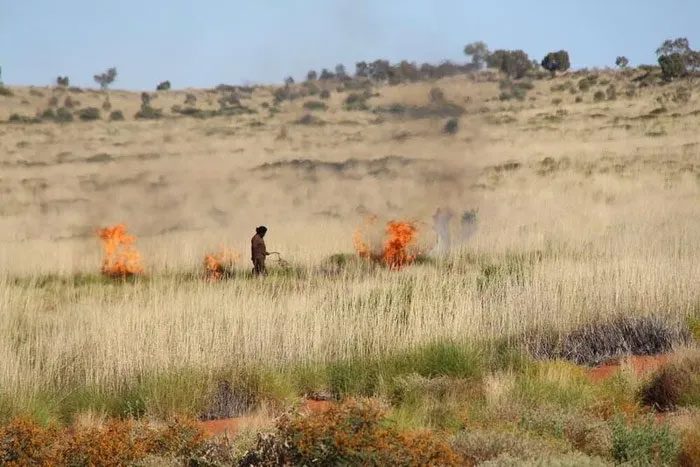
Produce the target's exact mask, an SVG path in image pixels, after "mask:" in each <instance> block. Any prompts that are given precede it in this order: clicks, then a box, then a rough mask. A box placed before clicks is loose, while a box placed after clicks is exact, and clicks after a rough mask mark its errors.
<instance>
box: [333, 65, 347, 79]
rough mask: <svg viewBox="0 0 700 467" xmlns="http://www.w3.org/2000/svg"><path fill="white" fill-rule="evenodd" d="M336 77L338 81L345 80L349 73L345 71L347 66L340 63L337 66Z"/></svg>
mask: <svg viewBox="0 0 700 467" xmlns="http://www.w3.org/2000/svg"><path fill="white" fill-rule="evenodd" d="M335 76H336V78H338V79H345V78H347V76H348V73H347V72H346V71H345V65H343V64H342V63H338V64H337V65H336V66H335Z"/></svg>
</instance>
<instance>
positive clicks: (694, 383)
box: [640, 353, 700, 410]
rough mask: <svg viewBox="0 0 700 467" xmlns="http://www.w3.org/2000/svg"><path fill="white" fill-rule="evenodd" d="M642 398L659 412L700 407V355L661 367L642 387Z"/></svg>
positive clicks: (687, 357) (696, 354)
mask: <svg viewBox="0 0 700 467" xmlns="http://www.w3.org/2000/svg"><path fill="white" fill-rule="evenodd" d="M640 398H641V401H642V403H644V404H645V405H649V406H652V407H654V408H655V409H657V410H675V409H676V408H677V407H679V406H695V407H700V353H695V354H693V355H689V356H686V357H684V358H681V359H679V360H678V361H675V362H672V363H669V364H666V365H664V366H663V367H661V368H660V369H659V370H658V371H657V372H656V373H655V374H654V375H653V376H652V378H651V380H649V382H648V383H646V384H645V385H644V386H643V387H642V389H641V391H640Z"/></svg>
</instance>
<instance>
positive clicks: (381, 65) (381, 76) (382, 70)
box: [369, 60, 391, 81]
mask: <svg viewBox="0 0 700 467" xmlns="http://www.w3.org/2000/svg"><path fill="white" fill-rule="evenodd" d="M390 69H391V65H390V64H389V61H388V60H375V61H373V62H372V63H370V64H369V77H370V78H372V79H373V80H375V81H386V80H387V79H389V71H390Z"/></svg>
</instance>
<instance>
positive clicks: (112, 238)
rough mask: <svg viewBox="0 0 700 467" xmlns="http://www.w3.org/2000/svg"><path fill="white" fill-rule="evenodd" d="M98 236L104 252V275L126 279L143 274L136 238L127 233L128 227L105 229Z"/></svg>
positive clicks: (122, 225) (117, 226) (121, 225)
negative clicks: (135, 244) (135, 243)
mask: <svg viewBox="0 0 700 467" xmlns="http://www.w3.org/2000/svg"><path fill="white" fill-rule="evenodd" d="M98 235H99V237H100V239H101V240H102V249H103V251H104V258H103V260H102V274H103V275H105V276H107V277H112V278H125V277H131V276H134V275H138V274H142V273H143V266H142V265H141V254H140V253H139V252H138V250H137V249H136V248H135V247H134V242H136V237H134V236H133V235H129V234H128V233H127V230H126V225H124V224H117V225H114V226H111V227H104V228H102V229H100V230H99V231H98Z"/></svg>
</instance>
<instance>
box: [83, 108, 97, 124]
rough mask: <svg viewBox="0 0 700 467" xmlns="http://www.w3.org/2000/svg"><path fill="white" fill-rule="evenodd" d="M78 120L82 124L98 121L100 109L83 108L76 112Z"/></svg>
mask: <svg viewBox="0 0 700 467" xmlns="http://www.w3.org/2000/svg"><path fill="white" fill-rule="evenodd" d="M78 118H79V119H80V120H82V121H84V122H87V121H91V120H99V119H100V109H98V108H97V107H85V108H84V109H80V110H79V111H78Z"/></svg>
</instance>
